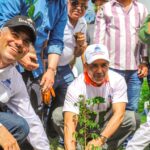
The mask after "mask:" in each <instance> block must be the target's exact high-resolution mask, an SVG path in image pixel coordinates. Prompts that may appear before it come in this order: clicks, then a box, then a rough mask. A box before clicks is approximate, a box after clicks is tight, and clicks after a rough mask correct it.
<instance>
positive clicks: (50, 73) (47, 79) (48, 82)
mask: <svg viewBox="0 0 150 150" xmlns="http://www.w3.org/2000/svg"><path fill="white" fill-rule="evenodd" d="M54 78H55V71H54V70H52V69H50V68H48V69H47V71H46V72H45V73H44V75H43V76H42V80H41V83H40V86H41V88H42V92H46V91H48V90H49V89H50V88H51V87H52V86H53V84H54Z"/></svg>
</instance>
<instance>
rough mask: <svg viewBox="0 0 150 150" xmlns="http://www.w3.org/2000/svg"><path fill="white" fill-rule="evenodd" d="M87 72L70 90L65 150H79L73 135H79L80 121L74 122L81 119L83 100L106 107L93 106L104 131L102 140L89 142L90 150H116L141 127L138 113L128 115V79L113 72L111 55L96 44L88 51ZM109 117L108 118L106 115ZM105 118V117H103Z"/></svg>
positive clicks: (65, 124)
mask: <svg viewBox="0 0 150 150" xmlns="http://www.w3.org/2000/svg"><path fill="white" fill-rule="evenodd" d="M85 62H86V63H85V72H84V73H83V74H81V75H80V76H79V77H78V78H77V79H75V80H74V81H73V82H72V83H71V85H70V86H69V87H68V90H67V94H66V98H65V103H64V107H63V112H64V136H65V137H64V138H65V149H66V150H70V149H71V150H75V149H76V140H75V139H74V136H73V133H74V132H75V131H76V126H77V123H78V121H77V120H76V119H74V116H75V115H76V116H77V118H78V115H79V106H78V105H75V104H76V103H78V102H79V101H80V99H79V96H80V95H83V96H84V97H85V99H91V98H95V97H101V98H103V99H104V103H100V104H95V105H91V106H89V108H90V109H91V110H94V111H96V112H98V114H99V117H103V119H104V122H102V124H101V126H102V130H101V133H99V137H98V138H96V139H94V140H91V141H89V143H88V145H87V148H86V150H91V149H92V145H93V146H96V147H104V148H106V149H109V150H116V149H117V147H118V146H119V145H120V144H121V143H122V142H123V141H124V140H125V139H126V137H128V136H129V135H130V134H132V133H133V132H134V131H135V130H136V127H137V122H136V119H135V113H134V112H130V113H129V111H125V108H126V103H127V102H128V99H127V86H126V83H125V80H124V78H123V77H122V76H121V75H119V74H117V73H115V72H113V71H111V70H109V55H108V50H107V48H106V47H105V46H104V45H102V44H93V45H90V46H88V47H87V49H86V51H85ZM103 114H105V115H103ZM102 115H103V116H102Z"/></svg>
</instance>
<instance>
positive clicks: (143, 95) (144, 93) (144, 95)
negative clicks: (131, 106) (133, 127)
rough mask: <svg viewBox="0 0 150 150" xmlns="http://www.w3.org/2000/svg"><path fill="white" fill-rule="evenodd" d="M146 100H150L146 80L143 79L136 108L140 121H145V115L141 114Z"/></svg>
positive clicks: (149, 91)
mask: <svg viewBox="0 0 150 150" xmlns="http://www.w3.org/2000/svg"><path fill="white" fill-rule="evenodd" d="M147 101H149V102H150V90H149V87H148V84H147V80H146V79H144V82H143V85H142V91H141V96H140V100H139V108H138V113H139V114H140V117H141V123H144V122H146V115H145V114H143V112H144V103H145V102H147Z"/></svg>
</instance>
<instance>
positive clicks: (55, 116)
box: [52, 107, 63, 125]
mask: <svg viewBox="0 0 150 150" xmlns="http://www.w3.org/2000/svg"><path fill="white" fill-rule="evenodd" d="M62 109H63V108H62V107H58V108H56V109H55V110H54V111H53V113H52V120H53V123H54V124H55V125H60V124H62V123H63V111H62Z"/></svg>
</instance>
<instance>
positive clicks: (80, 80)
mask: <svg viewBox="0 0 150 150" xmlns="http://www.w3.org/2000/svg"><path fill="white" fill-rule="evenodd" d="M83 87H85V82H84V74H80V75H79V76H78V77H77V78H76V79H75V80H74V81H73V82H72V83H71V84H70V85H69V87H68V90H69V89H76V90H79V91H80V90H82V89H83Z"/></svg>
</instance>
